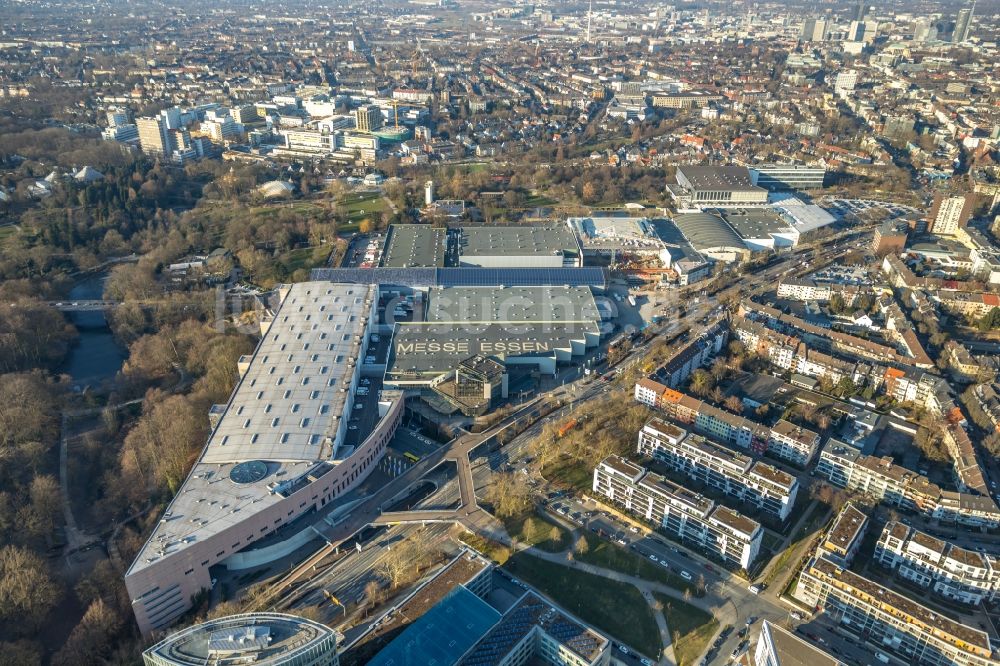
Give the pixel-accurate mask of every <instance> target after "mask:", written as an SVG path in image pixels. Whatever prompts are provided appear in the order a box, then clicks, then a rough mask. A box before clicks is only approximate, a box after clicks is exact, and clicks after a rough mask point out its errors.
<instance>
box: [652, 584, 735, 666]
mask: <svg viewBox="0 0 1000 666" xmlns="http://www.w3.org/2000/svg"><path fill="white" fill-rule="evenodd" d="M653 596H654V597H655V598H656V600H657V601H658V602H660V603H661V604H662V605H663V616H664V617H665V618H666V620H667V627H669V629H670V635H671V638H672V640H673V646H674V658H675V659H676V660H677V666H689V665H690V664H694V663H696V660H697V659H698V657H699V656H700V655H701V653H703V652H704V651H705V648H707V647H708V642H709V641H710V640H712V636H714V635H715V632H716V631H718V629H719V621H718V620H716V619H715V618H714V617H712V615H711V614H710V613H707V612H705V611H703V610H701V609H700V608H695V607H694V606H692V605H691V604H688V603H685V602H683V601H679V600H677V599H672V598H670V597H667V596H664V595H662V594H654V595H653Z"/></svg>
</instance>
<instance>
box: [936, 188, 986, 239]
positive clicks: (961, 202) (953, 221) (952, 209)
mask: <svg viewBox="0 0 1000 666" xmlns="http://www.w3.org/2000/svg"><path fill="white" fill-rule="evenodd" d="M975 204H976V195H975V194H973V193H971V192H970V193H969V194H961V195H957V196H945V195H943V194H937V195H935V196H934V204H933V205H932V206H931V212H930V216H929V224H928V226H927V231H929V232H930V233H932V234H936V235H938V236H954V235H956V234H957V233H958V230H959V229H961V228H964V227H965V224H966V222H968V221H969V218H971V217H972V210H973V208H974V206H975Z"/></svg>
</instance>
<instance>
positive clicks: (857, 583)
mask: <svg viewBox="0 0 1000 666" xmlns="http://www.w3.org/2000/svg"><path fill="white" fill-rule="evenodd" d="M795 597H796V598H797V599H799V600H800V601H802V602H803V603H806V604H808V605H810V606H812V607H813V608H815V609H816V610H817V611H822V612H823V613H824V614H825V615H826V616H827V617H829V618H830V619H831V620H833V621H834V622H837V623H839V624H840V625H841V627H842V628H843V629H845V630H847V631H850V632H853V633H855V634H857V635H858V636H859V638H858V640H863V641H867V642H869V643H872V644H875V645H878V646H879V647H880V648H881V650H882V651H883V652H885V653H887V654H891V655H894V656H895V657H896V658H897V659H899V660H901V661H902V662H903V663H908V664H914V665H915V666H956V665H958V666H995V664H996V663H997V658H998V656H1000V655H998V654H997V653H996V652H994V650H993V648H992V646H991V644H990V637H989V635H988V634H987V633H986V632H985V631H982V630H980V629H978V628H975V627H972V626H969V625H967V624H965V623H963V622H960V621H958V620H954V619H952V618H950V617H948V616H946V615H944V614H943V613H941V612H940V611H938V610H933V609H931V608H928V607H927V606H924V605H922V604H919V603H917V602H916V601H913V600H912V599H911V598H910V597H908V596H903V595H901V594H898V593H896V592H893V591H892V590H890V589H889V588H887V587H884V586H882V585H879V584H878V583H876V582H875V581H873V580H870V579H868V578H865V577H864V576H861V575H859V574H857V573H854V572H853V571H851V570H850V569H846V568H844V567H842V566H840V565H838V564H837V563H835V562H831V561H830V560H828V559H826V558H824V557H816V558H813V559H812V560H811V561H810V562H809V564H808V565H806V567H805V568H803V570H802V573H801V575H800V576H799V583H798V585H797V586H796V588H795Z"/></svg>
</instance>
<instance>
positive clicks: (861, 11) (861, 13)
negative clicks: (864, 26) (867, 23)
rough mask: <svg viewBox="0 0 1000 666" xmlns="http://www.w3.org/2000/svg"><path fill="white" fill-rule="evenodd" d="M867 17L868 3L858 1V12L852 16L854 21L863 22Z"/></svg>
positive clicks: (862, 0)
mask: <svg viewBox="0 0 1000 666" xmlns="http://www.w3.org/2000/svg"><path fill="white" fill-rule="evenodd" d="M867 15H868V3H867V2H866V1H865V0H858V11H857V12H856V13H855V14H854V20H855V21H864V20H865V16H867Z"/></svg>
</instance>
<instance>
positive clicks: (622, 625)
mask: <svg viewBox="0 0 1000 666" xmlns="http://www.w3.org/2000/svg"><path fill="white" fill-rule="evenodd" d="M506 566H507V569H508V570H509V571H510V572H511V573H512V574H514V575H515V576H517V577H518V578H521V579H523V580H524V581H525V582H527V583H529V584H531V585H532V586H534V587H536V588H537V589H539V590H540V591H542V592H543V593H544V594H546V595H547V596H549V597H551V598H552V599H553V600H554V601H556V602H557V603H558V604H559V605H560V606H562V607H563V608H565V609H566V610H568V611H570V612H571V613H573V614H575V615H577V616H579V617H580V619H582V620H583V621H584V622H588V623H590V624H592V625H594V626H595V627H596V628H597V629H599V630H600V631H603V632H605V633H606V634H608V635H610V636H612V637H614V638H616V639H618V640H619V641H621V642H623V643H626V644H628V645H630V646H632V647H634V648H635V649H636V650H638V651H640V652H642V653H643V654H645V655H646V656H649V657H652V658H654V659H655V658H657V657H659V654H660V650H661V649H662V647H663V646H662V645H660V634H659V631H658V630H657V627H656V619H655V618H654V617H653V613H652V611H651V610H650V608H649V605H648V604H647V603H646V600H645V599H643V597H642V595H641V594H640V593H639V590H637V589H635V588H634V587H632V586H631V585H626V584H624V583H619V582H616V581H612V580H608V579H607V578H602V577H601V576H595V575H593V574H589V573H585V572H583V571H575V570H573V569H570V568H569V567H565V566H562V565H559V564H555V563H552V562H546V561H545V560H540V559H538V558H537V557H532V556H531V555H528V554H526V553H518V554H516V555H514V556H513V557H511V558H510V559H509V560H508V561H507V565H506Z"/></svg>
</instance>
